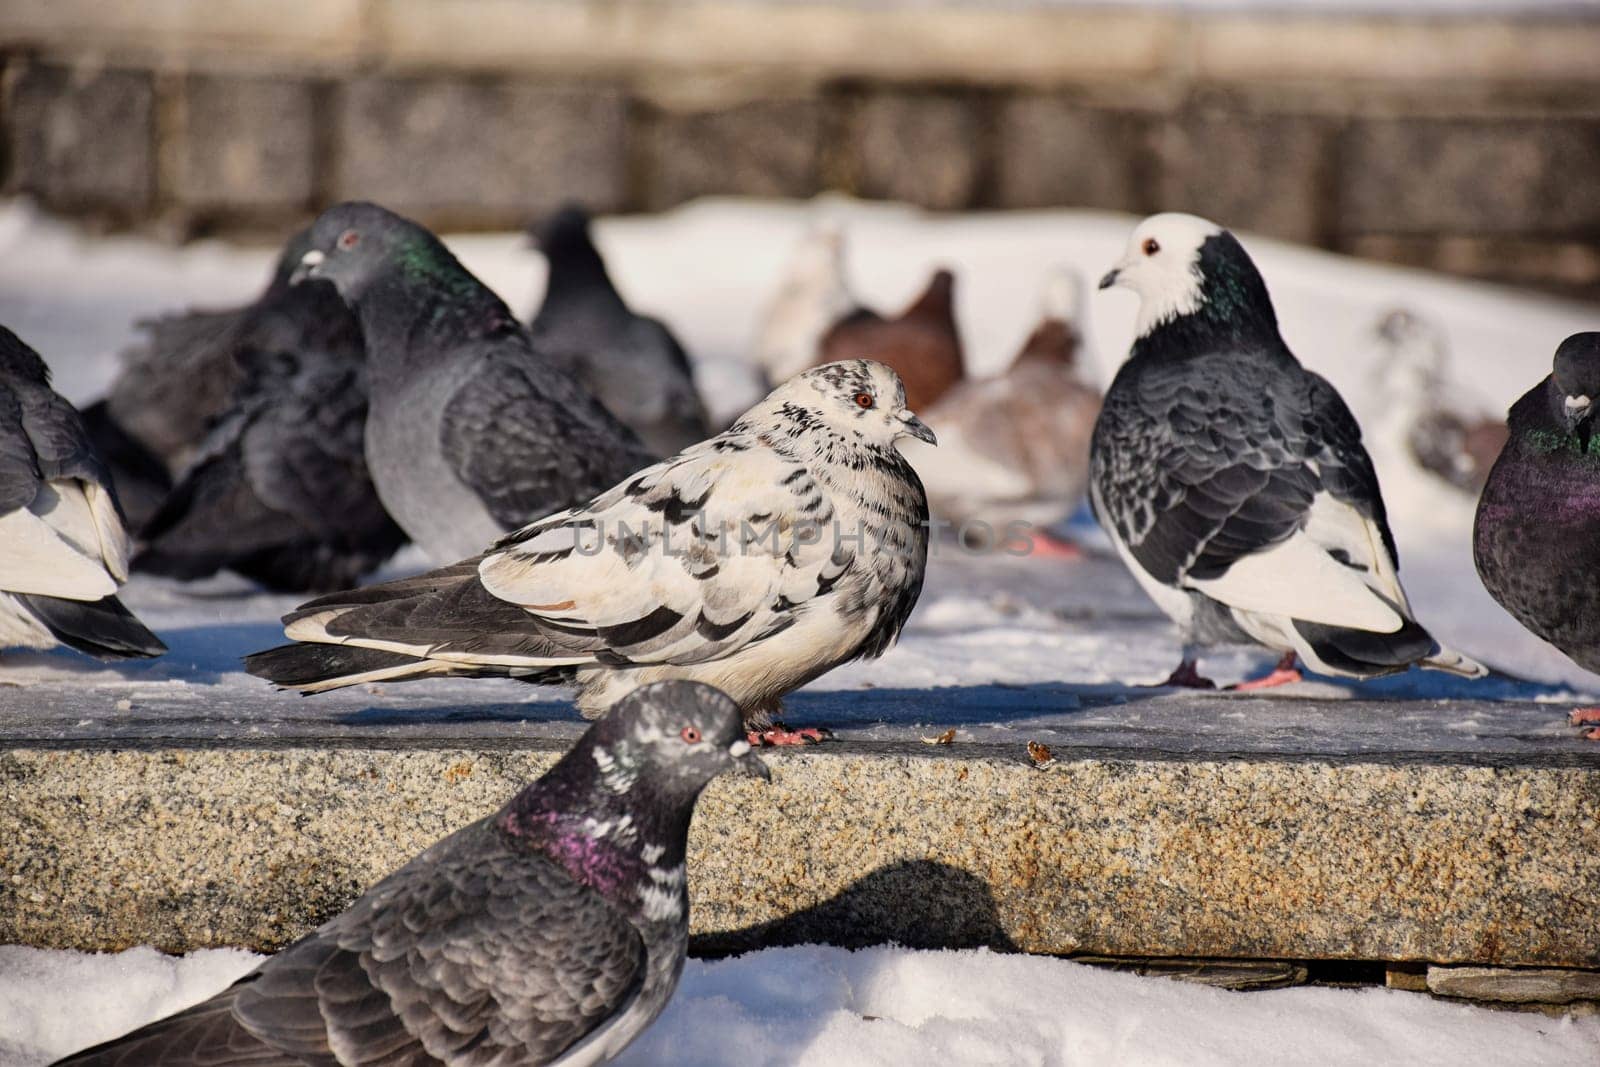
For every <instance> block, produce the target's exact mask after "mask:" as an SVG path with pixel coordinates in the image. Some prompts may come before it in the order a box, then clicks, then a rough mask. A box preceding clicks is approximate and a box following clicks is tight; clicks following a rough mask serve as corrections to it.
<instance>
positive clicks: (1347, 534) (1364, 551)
mask: <svg viewBox="0 0 1600 1067" xmlns="http://www.w3.org/2000/svg"><path fill="white" fill-rule="evenodd" d="M1184 584H1185V585H1187V586H1189V587H1191V588H1193V589H1196V590H1198V591H1200V592H1202V593H1204V594H1206V595H1207V596H1209V597H1211V598H1213V599H1215V600H1218V601H1221V602H1222V603H1224V604H1227V605H1228V606H1229V607H1233V608H1238V609H1239V610H1241V611H1251V612H1257V613H1260V614H1265V615H1281V616H1285V617H1287V618H1291V619H1300V620H1302V621H1305V622H1315V623H1322V624H1324V625H1327V626H1344V627H1349V628H1350V629H1355V630H1369V631H1372V632H1374V633H1394V632H1395V631H1396V630H1398V629H1400V627H1401V626H1402V625H1404V622H1405V620H1404V619H1403V618H1402V616H1401V615H1400V613H1399V611H1396V610H1395V607H1396V606H1397V607H1398V608H1399V609H1400V610H1401V611H1404V610H1405V604H1406V601H1405V593H1404V592H1403V591H1402V590H1401V589H1400V582H1399V578H1398V576H1397V575H1396V573H1395V566H1394V561H1393V560H1392V559H1390V558H1389V554H1388V552H1387V551H1386V550H1385V549H1384V547H1383V540H1382V536H1381V535H1380V534H1379V533H1378V530H1377V527H1376V525H1375V524H1373V523H1371V522H1368V521H1367V520H1366V519H1364V518H1362V516H1361V514H1360V513H1359V512H1357V511H1356V510H1355V509H1354V508H1352V507H1350V506H1349V505H1348V504H1343V503H1340V502H1339V501H1337V500H1335V499H1334V498H1333V497H1332V496H1330V495H1328V494H1327V493H1319V494H1318V495H1317V497H1316V498H1315V499H1314V500H1313V501H1312V504H1311V509H1310V512H1309V514H1308V516H1307V521H1306V525H1305V528H1304V529H1302V530H1301V531H1299V532H1298V533H1296V534H1294V535H1293V536H1292V537H1290V538H1289V539H1288V540H1287V541H1284V542H1282V543H1281V544H1277V545H1274V546H1273V547H1271V548H1269V549H1266V550H1265V551H1262V552H1256V553H1253V554H1252V555H1249V556H1246V557H1245V558H1243V559H1241V560H1239V561H1238V562H1237V563H1235V564H1234V565H1233V566H1231V567H1229V568H1228V571H1227V573H1226V574H1224V575H1222V576H1221V577H1220V578H1213V579H1206V580H1198V579H1194V578H1190V579H1188V580H1187V581H1186V582H1185V583H1184ZM1386 601H1387V602H1386ZM1391 605H1394V606H1391Z"/></svg>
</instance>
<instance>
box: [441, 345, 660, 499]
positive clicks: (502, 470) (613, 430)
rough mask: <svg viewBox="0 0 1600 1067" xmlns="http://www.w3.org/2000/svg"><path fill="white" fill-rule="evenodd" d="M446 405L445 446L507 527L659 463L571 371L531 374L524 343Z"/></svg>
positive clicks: (489, 364) (490, 363)
mask: <svg viewBox="0 0 1600 1067" xmlns="http://www.w3.org/2000/svg"><path fill="white" fill-rule="evenodd" d="M495 343H498V344H502V345H508V346H510V347H509V348H508V349H507V350H506V351H504V352H496V353H493V354H491V355H489V356H488V357H487V358H486V359H484V360H483V361H482V367H481V368H480V369H479V370H478V371H477V373H475V374H474V375H473V376H472V377H471V378H469V379H468V380H467V381H465V382H463V383H462V385H461V387H460V388H459V389H457V390H456V392H455V394H454V395H453V396H451V398H450V399H449V401H448V402H447V403H446V404H445V407H444V412H443V416H442V421H441V424H440V433H441V441H440V445H441V447H442V449H443V452H444V457H445V460H446V462H448V463H449V464H450V466H451V468H452V469H453V470H454V471H455V473H456V476H457V477H458V478H460V479H461V481H462V483H463V484H465V485H467V486H468V487H470V488H471V489H472V491H473V492H475V493H476V494H477V495H478V498H479V499H480V500H482V501H483V504H484V507H485V508H487V509H488V511H489V513H490V515H492V516H493V517H494V519H495V521H497V522H499V523H501V524H502V525H504V526H505V527H506V528H507V529H511V528H514V527H519V526H522V525H523V524H524V523H527V522H530V521H532V520H534V519H537V518H539V517H541V516H543V515H547V514H549V513H550V512H551V511H554V510H557V509H559V508H562V507H570V506H572V505H573V504H577V503H579V502H581V501H584V500H588V499H590V498H591V497H593V496H594V495H595V494H597V493H600V492H603V491H604V490H606V489H607V488H609V487H610V486H612V485H615V484H616V483H617V481H618V480H619V479H621V478H624V477H626V476H627V475H629V474H631V473H632V472H634V471H636V470H638V469H639V468H640V467H643V466H645V465H646V464H648V463H650V462H652V461H653V457H652V456H651V455H650V454H649V453H648V452H647V451H646V450H645V448H644V446H643V445H642V444H640V442H639V439H638V438H637V437H636V436H634V434H633V431H631V430H629V429H628V428H626V427H625V426H623V425H622V424H621V423H619V422H618V421H617V420H616V419H615V418H613V417H612V416H611V414H610V413H609V412H608V411H606V409H605V408H603V407H602V406H601V405H600V403H599V401H597V400H595V399H594V397H592V396H590V395H589V394H588V393H587V392H586V391H585V390H584V389H583V387H582V386H580V385H579V384H578V383H577V382H576V381H575V380H574V379H573V378H572V377H571V376H570V375H568V374H566V373H564V372H562V371H560V370H559V369H557V368H556V367H555V366H554V365H551V366H547V367H543V368H540V372H539V373H537V374H535V373H534V372H533V370H532V369H530V367H529V364H528V359H527V356H526V353H525V351H524V349H523V347H522V346H521V344H520V343H519V342H517V341H516V340H500V341H498V342H495Z"/></svg>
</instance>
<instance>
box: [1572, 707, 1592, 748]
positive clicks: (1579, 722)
mask: <svg viewBox="0 0 1600 1067" xmlns="http://www.w3.org/2000/svg"><path fill="white" fill-rule="evenodd" d="M1567 721H1568V722H1569V723H1571V724H1572V725H1573V726H1593V727H1594V729H1592V730H1585V731H1584V732H1583V736H1584V737H1585V738H1587V739H1588V740H1590V741H1600V725H1596V724H1597V723H1600V708H1577V709H1575V710H1574V711H1573V713H1572V715H1571V717H1570V718H1569V719H1568V720H1567Z"/></svg>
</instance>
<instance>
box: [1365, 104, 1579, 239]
mask: <svg viewBox="0 0 1600 1067" xmlns="http://www.w3.org/2000/svg"><path fill="white" fill-rule="evenodd" d="M1342 157H1343V158H1342V161H1341V165H1340V174H1339V197H1340V203H1341V208H1342V216H1343V217H1342V221H1343V224H1344V225H1345V227H1346V228H1347V229H1348V230H1349V231H1350V232H1353V233H1375V232H1376V233H1394V234H1405V233H1439V232H1446V233H1461V234H1522V235H1532V234H1544V235H1554V236H1561V235H1567V234H1573V233H1576V232H1582V231H1587V232H1590V233H1592V232H1594V231H1595V230H1600V197H1597V196H1595V195H1594V180H1593V176H1594V175H1595V174H1600V119H1595V118H1567V119H1456V120H1452V119H1407V118H1396V119H1371V120H1364V121H1357V122H1354V123H1353V124H1352V125H1351V126H1350V128H1349V130H1348V132H1347V135H1346V139H1345V142H1344V147H1343V152H1342Z"/></svg>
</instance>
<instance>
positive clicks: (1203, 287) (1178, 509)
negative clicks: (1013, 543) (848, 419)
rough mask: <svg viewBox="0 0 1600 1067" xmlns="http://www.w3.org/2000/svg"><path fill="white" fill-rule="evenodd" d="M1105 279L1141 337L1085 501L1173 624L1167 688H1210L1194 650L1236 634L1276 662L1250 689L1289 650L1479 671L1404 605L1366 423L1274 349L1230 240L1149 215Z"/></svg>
mask: <svg viewBox="0 0 1600 1067" xmlns="http://www.w3.org/2000/svg"><path fill="white" fill-rule="evenodd" d="M1112 285H1120V286H1125V287H1127V288H1129V289H1132V290H1133V291H1134V292H1136V293H1138V294H1139V298H1140V305H1139V317H1138V322H1137V326H1136V332H1137V339H1136V340H1135V341H1134V344H1133V350H1132V351H1131V352H1130V353H1129V356H1128V360H1127V362H1126V363H1125V364H1123V366H1122V369H1121V370H1120V371H1119V372H1118V373H1117V376H1116V379H1115V381H1113V382H1112V384H1111V388H1110V389H1109V390H1108V391H1107V393H1106V397H1105V404H1104V407H1103V408H1102V410H1101V414H1100V419H1099V421H1098V422H1097V423H1096V425H1095V431H1094V437H1093V440H1092V444H1091V463H1090V471H1091V479H1092V482H1091V490H1090V493H1091V495H1090V499H1091V502H1092V503H1093V505H1094V509H1095V514H1096V516H1097V517H1098V518H1099V520H1100V524H1101V526H1103V527H1104V528H1105V530H1106V533H1107V534H1108V535H1109V536H1110V538H1111V540H1112V542H1113V543H1114V544H1115V545H1116V548H1117V552H1118V553H1119V554H1120V555H1121V557H1122V559H1123V561H1124V562H1125V563H1126V564H1127V565H1128V567H1129V569H1130V570H1131V571H1132V572H1133V574H1134V577H1136V578H1137V579H1138V580H1139V583H1140V585H1142V586H1143V587H1144V589H1145V591H1146V592H1147V593H1149V594H1150V597H1151V599H1153V600H1154V601H1155V602H1156V604H1157V605H1158V606H1159V607H1160V608H1161V609H1162V610H1163V611H1165V612H1166V613H1167V614H1168V615H1169V616H1171V617H1172V619H1173V620H1174V621H1175V622H1177V623H1178V625H1179V627H1180V628H1181V629H1182V631H1183V634H1184V638H1185V641H1186V647H1185V651H1184V658H1183V662H1182V663H1181V664H1180V665H1179V667H1178V669H1177V670H1176V671H1174V672H1173V676H1172V678H1170V679H1169V680H1168V684H1190V685H1209V684H1210V683H1209V682H1207V681H1206V680H1205V679H1203V678H1201V677H1200V676H1199V675H1198V673H1197V671H1196V669H1195V651H1194V647H1193V646H1196V645H1199V646H1204V645H1210V644H1217V643H1230V642H1240V643H1245V642H1250V643H1255V644H1259V645H1263V646H1265V647H1267V648H1270V649H1272V650H1274V651H1277V652H1279V653H1281V654H1282V656H1283V658H1282V660H1281V661H1280V662H1279V664H1278V669H1277V670H1275V671H1274V672H1273V673H1272V674H1270V675H1268V676H1267V677H1266V678H1264V679H1261V680H1259V681H1257V682H1254V683H1246V686H1247V687H1251V688H1256V687H1260V686H1262V685H1267V684H1280V683H1282V682H1285V681H1293V680H1295V679H1297V678H1298V677H1299V672H1298V671H1297V670H1296V669H1295V657H1296V656H1298V657H1301V658H1303V659H1304V660H1305V661H1306V662H1307V663H1308V664H1310V665H1311V666H1312V667H1313V668H1314V669H1316V670H1319V671H1322V672H1325V673H1328V674H1335V675H1342V676H1346V677H1357V678H1370V677H1374V676H1377V675H1383V674H1392V673H1395V672H1398V671H1403V670H1406V669H1407V668H1409V667H1411V666H1422V667H1429V668H1433V669H1436V670H1444V671H1449V672H1452V673H1455V674H1460V675H1464V676H1467V677H1476V676H1479V675H1481V674H1483V673H1484V670H1483V668H1482V667H1481V666H1480V665H1478V664H1477V663H1474V662H1473V661H1471V660H1469V659H1467V658H1466V657H1464V656H1462V655H1460V654H1459V653H1456V652H1453V651H1451V650H1449V649H1447V648H1444V647H1442V646H1440V644H1439V643H1438V642H1437V641H1435V640H1434V639H1433V637H1432V636H1431V635H1429V633H1428V632H1427V630H1425V629H1423V628H1422V626H1420V625H1419V624H1418V623H1417V621H1416V619H1415V618H1414V617H1413V616H1412V614H1411V607H1410V605H1409V604H1408V603H1407V601H1406V594H1405V590H1403V589H1402V588H1401V586H1400V577H1399V573H1398V567H1399V565H1398V562H1397V558H1396V553H1395V547H1394V538H1393V536H1392V535H1391V534H1390V532H1389V525H1388V521H1387V518H1386V517H1385V512H1384V506H1383V497H1382V496H1381V495H1380V493H1379V491H1378V478H1377V475H1376V473H1375V472H1374V471H1373V467H1372V461H1371V460H1370V459H1369V458H1368V456H1367V452H1366V449H1365V448H1363V447H1362V444H1361V428H1360V427H1359V426H1358V425H1356V420H1355V417H1354V416H1352V415H1351V414H1350V409H1349V408H1347V407H1346V406H1345V404H1344V401H1343V400H1342V399H1340V397H1339V394H1338V393H1337V392H1335V391H1334V389H1333V387H1332V386H1331V385H1329V384H1328V383H1327V381H1326V380H1324V379H1323V378H1322V377H1320V376H1319V375H1316V374H1313V373H1311V372H1310V371H1307V370H1306V369H1305V368H1303V367H1302V366H1301V365H1300V363H1299V362H1298V361H1297V360H1296V359H1295V357H1294V355H1293V353H1291V352H1290V351H1289V348H1288V346H1287V345H1285V344H1284V341H1283V338H1282V337H1281V336H1280V335H1279V333H1278V320H1277V316H1276V315H1275V314H1274V312H1273V309H1272V300H1271V298H1270V297H1269V296H1268V294H1267V287H1266V284H1265V283H1264V282H1263V281H1262V279H1261V275H1260V274H1259V273H1258V272H1257V271H1256V267H1255V264H1254V263H1252V262H1251V260H1250V257H1249V256H1248V255H1247V254H1246V253H1245V250H1244V248H1243V247H1242V246H1241V245H1240V244H1239V242H1238V241H1237V240H1236V239H1235V238H1234V236H1233V235H1232V234H1231V233H1229V232H1228V231H1226V230H1224V229H1222V228H1221V227H1220V226H1217V225H1216V224H1215V223H1212V222H1208V221H1207V220H1205V219H1201V218H1196V217H1195V216H1193V215H1176V214H1169V215H1156V216H1154V217H1152V218H1149V219H1146V220H1145V221H1144V222H1143V223H1141V224H1140V225H1139V227H1138V228H1137V229H1136V230H1135V231H1134V233H1133V237H1132V239H1131V240H1130V241H1129V244H1128V250H1127V253H1126V254H1125V255H1124V256H1123V258H1122V260H1121V261H1120V262H1118V263H1117V265H1116V267H1115V269H1113V270H1112V271H1111V272H1110V273H1109V274H1107V275H1106V276H1105V278H1104V279H1103V280H1102V281H1101V283H1100V287H1101V288H1102V289H1104V288H1107V287H1109V286H1112Z"/></svg>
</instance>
